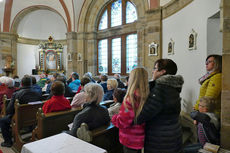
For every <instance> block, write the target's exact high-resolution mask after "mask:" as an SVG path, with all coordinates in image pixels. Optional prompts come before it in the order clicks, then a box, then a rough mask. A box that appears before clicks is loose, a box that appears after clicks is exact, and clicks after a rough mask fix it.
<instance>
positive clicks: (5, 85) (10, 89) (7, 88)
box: [0, 76, 16, 110]
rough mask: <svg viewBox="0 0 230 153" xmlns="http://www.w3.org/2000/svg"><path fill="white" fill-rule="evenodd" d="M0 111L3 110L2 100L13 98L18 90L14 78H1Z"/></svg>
mask: <svg viewBox="0 0 230 153" xmlns="http://www.w3.org/2000/svg"><path fill="white" fill-rule="evenodd" d="M0 84H1V85H0V106H1V107H0V110H1V109H2V104H3V101H2V98H3V95H6V97H7V98H11V97H12V95H13V93H14V91H15V90H16V88H14V80H13V79H12V78H9V77H6V76H2V77H0Z"/></svg>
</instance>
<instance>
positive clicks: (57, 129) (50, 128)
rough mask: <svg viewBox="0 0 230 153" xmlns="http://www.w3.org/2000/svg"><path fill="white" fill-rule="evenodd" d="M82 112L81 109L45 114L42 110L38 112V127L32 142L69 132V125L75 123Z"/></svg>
mask: <svg viewBox="0 0 230 153" xmlns="http://www.w3.org/2000/svg"><path fill="white" fill-rule="evenodd" d="M81 110H82V108H81V107H79V108H75V109H73V108H72V109H71V110H66V111H60V112H52V113H47V114H44V113H43V111H42V109H39V110H38V112H37V126H36V128H35V129H34V130H33V132H32V141H35V140H39V139H42V138H45V137H49V136H52V135H55V134H59V133H61V132H63V131H66V130H69V127H68V124H70V123H72V122H73V119H74V117H75V115H76V114H77V113H79V112H80V111H81Z"/></svg>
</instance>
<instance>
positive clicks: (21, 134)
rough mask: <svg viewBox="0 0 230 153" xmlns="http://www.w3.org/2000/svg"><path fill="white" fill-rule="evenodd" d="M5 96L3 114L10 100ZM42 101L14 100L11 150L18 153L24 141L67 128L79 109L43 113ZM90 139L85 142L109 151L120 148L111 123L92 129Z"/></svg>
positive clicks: (46, 135) (50, 134)
mask: <svg viewBox="0 0 230 153" xmlns="http://www.w3.org/2000/svg"><path fill="white" fill-rule="evenodd" d="M4 98H5V99H4V105H5V106H4V111H3V112H4V113H2V115H3V116H4V115H5V110H6V107H7V103H9V101H10V100H8V99H7V98H6V97H4ZM43 103H44V102H41V103H32V104H19V102H18V100H16V102H15V115H14V117H13V118H12V133H13V137H14V144H13V147H12V149H13V150H14V151H15V152H20V151H21V148H22V146H23V145H24V144H25V143H28V142H31V141H36V140H39V139H42V138H46V137H49V136H52V135H55V134H58V133H61V132H63V131H66V130H69V127H68V124H70V123H72V122H73V119H74V117H75V115H76V114H77V113H79V112H80V111H81V110H82V108H80V107H79V108H75V109H71V110H67V111H60V112H52V113H47V114H44V113H43V111H42V108H41V107H42V105H43ZM28 132H29V134H28ZM80 133H81V132H80ZM83 133H84V132H83ZM86 133H88V131H86ZM80 138H81V137H80ZM83 140H84V139H83ZM91 140H92V141H87V142H90V143H92V144H94V145H97V146H99V147H101V148H104V149H106V150H107V151H108V153H115V152H117V151H116V150H118V149H119V150H121V151H122V147H121V145H120V143H119V140H118V129H117V128H115V127H114V126H113V125H110V126H105V127H101V128H99V129H96V130H94V131H92V135H91ZM119 152H120V151H119Z"/></svg>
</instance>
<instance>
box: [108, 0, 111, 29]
mask: <svg viewBox="0 0 230 153" xmlns="http://www.w3.org/2000/svg"><path fill="white" fill-rule="evenodd" d="M108 28H111V4H109V5H108Z"/></svg>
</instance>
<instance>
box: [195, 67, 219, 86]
mask: <svg viewBox="0 0 230 153" xmlns="http://www.w3.org/2000/svg"><path fill="white" fill-rule="evenodd" d="M213 72H214V71H213V70H212V71H208V72H207V73H206V74H205V75H203V76H202V77H201V78H199V79H198V82H199V83H200V84H201V85H202V84H203V83H204V81H205V80H206V79H208V78H209V77H210V76H211V75H213V74H215V73H213Z"/></svg>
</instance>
